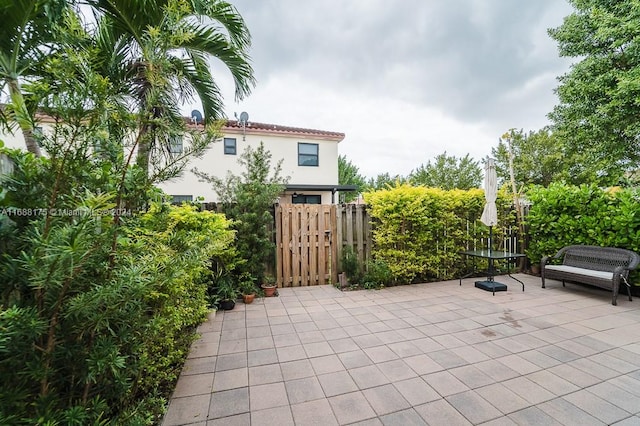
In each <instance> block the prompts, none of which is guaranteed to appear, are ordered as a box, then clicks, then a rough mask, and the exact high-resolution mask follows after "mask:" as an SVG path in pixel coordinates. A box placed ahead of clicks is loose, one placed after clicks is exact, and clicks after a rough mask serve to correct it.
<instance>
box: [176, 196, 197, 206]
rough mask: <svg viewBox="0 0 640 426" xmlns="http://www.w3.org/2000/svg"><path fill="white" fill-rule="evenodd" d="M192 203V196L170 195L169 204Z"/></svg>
mask: <svg viewBox="0 0 640 426" xmlns="http://www.w3.org/2000/svg"><path fill="white" fill-rule="evenodd" d="M185 201H187V202H191V201H193V195H172V196H171V204H182V203H183V202H185Z"/></svg>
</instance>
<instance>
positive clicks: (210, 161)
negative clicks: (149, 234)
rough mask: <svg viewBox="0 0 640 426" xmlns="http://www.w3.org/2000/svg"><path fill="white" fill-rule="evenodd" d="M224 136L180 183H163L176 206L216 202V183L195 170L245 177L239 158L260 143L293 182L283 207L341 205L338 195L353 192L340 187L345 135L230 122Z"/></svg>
mask: <svg viewBox="0 0 640 426" xmlns="http://www.w3.org/2000/svg"><path fill="white" fill-rule="evenodd" d="M220 131H221V133H222V135H223V136H222V137H221V138H220V139H219V140H217V141H216V142H215V143H213V144H212V145H211V146H210V147H209V148H208V150H207V152H206V153H205V154H204V155H203V156H202V158H196V159H193V160H191V161H190V163H189V166H188V167H187V170H186V171H185V172H184V173H183V174H182V176H180V177H179V178H175V179H173V180H171V181H167V182H163V183H162V184H161V185H159V187H160V188H161V189H162V190H163V191H164V192H166V193H167V194H170V195H172V196H173V197H174V201H182V200H195V199H196V197H203V198H204V201H205V202H215V201H217V196H216V193H215V192H214V190H213V188H212V187H211V184H209V183H208V182H202V181H201V180H200V179H199V178H198V177H197V176H196V175H195V174H194V173H192V172H191V169H192V168H197V169H198V170H200V171H203V172H206V173H208V174H210V175H215V176H217V177H220V178H224V177H225V176H226V175H227V172H228V171H230V172H231V173H233V174H235V175H239V174H240V173H241V172H242V166H241V165H240V164H239V163H238V158H239V156H240V155H241V154H242V152H243V151H244V150H245V149H246V148H247V147H248V146H250V147H252V148H254V149H255V148H257V147H258V145H259V144H260V142H262V143H264V147H265V149H266V150H267V151H269V152H270V153H271V161H272V165H274V164H275V163H277V162H278V161H279V160H280V159H282V160H283V161H282V175H283V176H288V177H289V183H288V184H287V187H286V190H285V192H284V193H283V194H282V195H281V196H280V198H279V200H278V201H279V202H280V203H281V204H289V203H307V204H336V203H338V202H339V196H338V192H339V191H348V190H354V189H355V188H354V187H352V186H340V185H338V144H339V143H340V142H341V141H342V140H343V139H344V137H345V135H344V133H339V132H332V131H326V130H315V129H305V128H300V127H289V126H282V125H278V124H267V123H257V122H244V121H238V120H228V121H227V122H226V123H225V124H224V125H223V126H222V128H221V130H220Z"/></svg>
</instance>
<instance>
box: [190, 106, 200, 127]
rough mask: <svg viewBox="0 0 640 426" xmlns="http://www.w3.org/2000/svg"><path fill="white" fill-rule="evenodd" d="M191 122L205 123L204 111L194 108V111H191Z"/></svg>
mask: <svg viewBox="0 0 640 426" xmlns="http://www.w3.org/2000/svg"><path fill="white" fill-rule="evenodd" d="M191 122H192V123H193V124H202V123H203V120H202V113H201V112H200V111H198V110H197V109H194V110H193V111H191Z"/></svg>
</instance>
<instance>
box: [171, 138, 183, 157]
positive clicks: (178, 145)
mask: <svg viewBox="0 0 640 426" xmlns="http://www.w3.org/2000/svg"><path fill="white" fill-rule="evenodd" d="M182 150H183V147H182V136H180V135H176V136H170V137H169V152H170V153H171V154H182Z"/></svg>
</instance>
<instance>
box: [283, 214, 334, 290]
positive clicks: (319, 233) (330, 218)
mask: <svg viewBox="0 0 640 426" xmlns="http://www.w3.org/2000/svg"><path fill="white" fill-rule="evenodd" d="M275 225H276V275H277V280H278V286H279V287H298V286H309V285H320V284H333V283H335V282H336V281H337V279H338V270H337V269H338V262H337V260H338V259H337V257H338V256H337V241H336V234H337V225H336V206H334V205H324V204H320V205H318V204H284V205H278V206H277V207H276V210H275Z"/></svg>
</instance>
